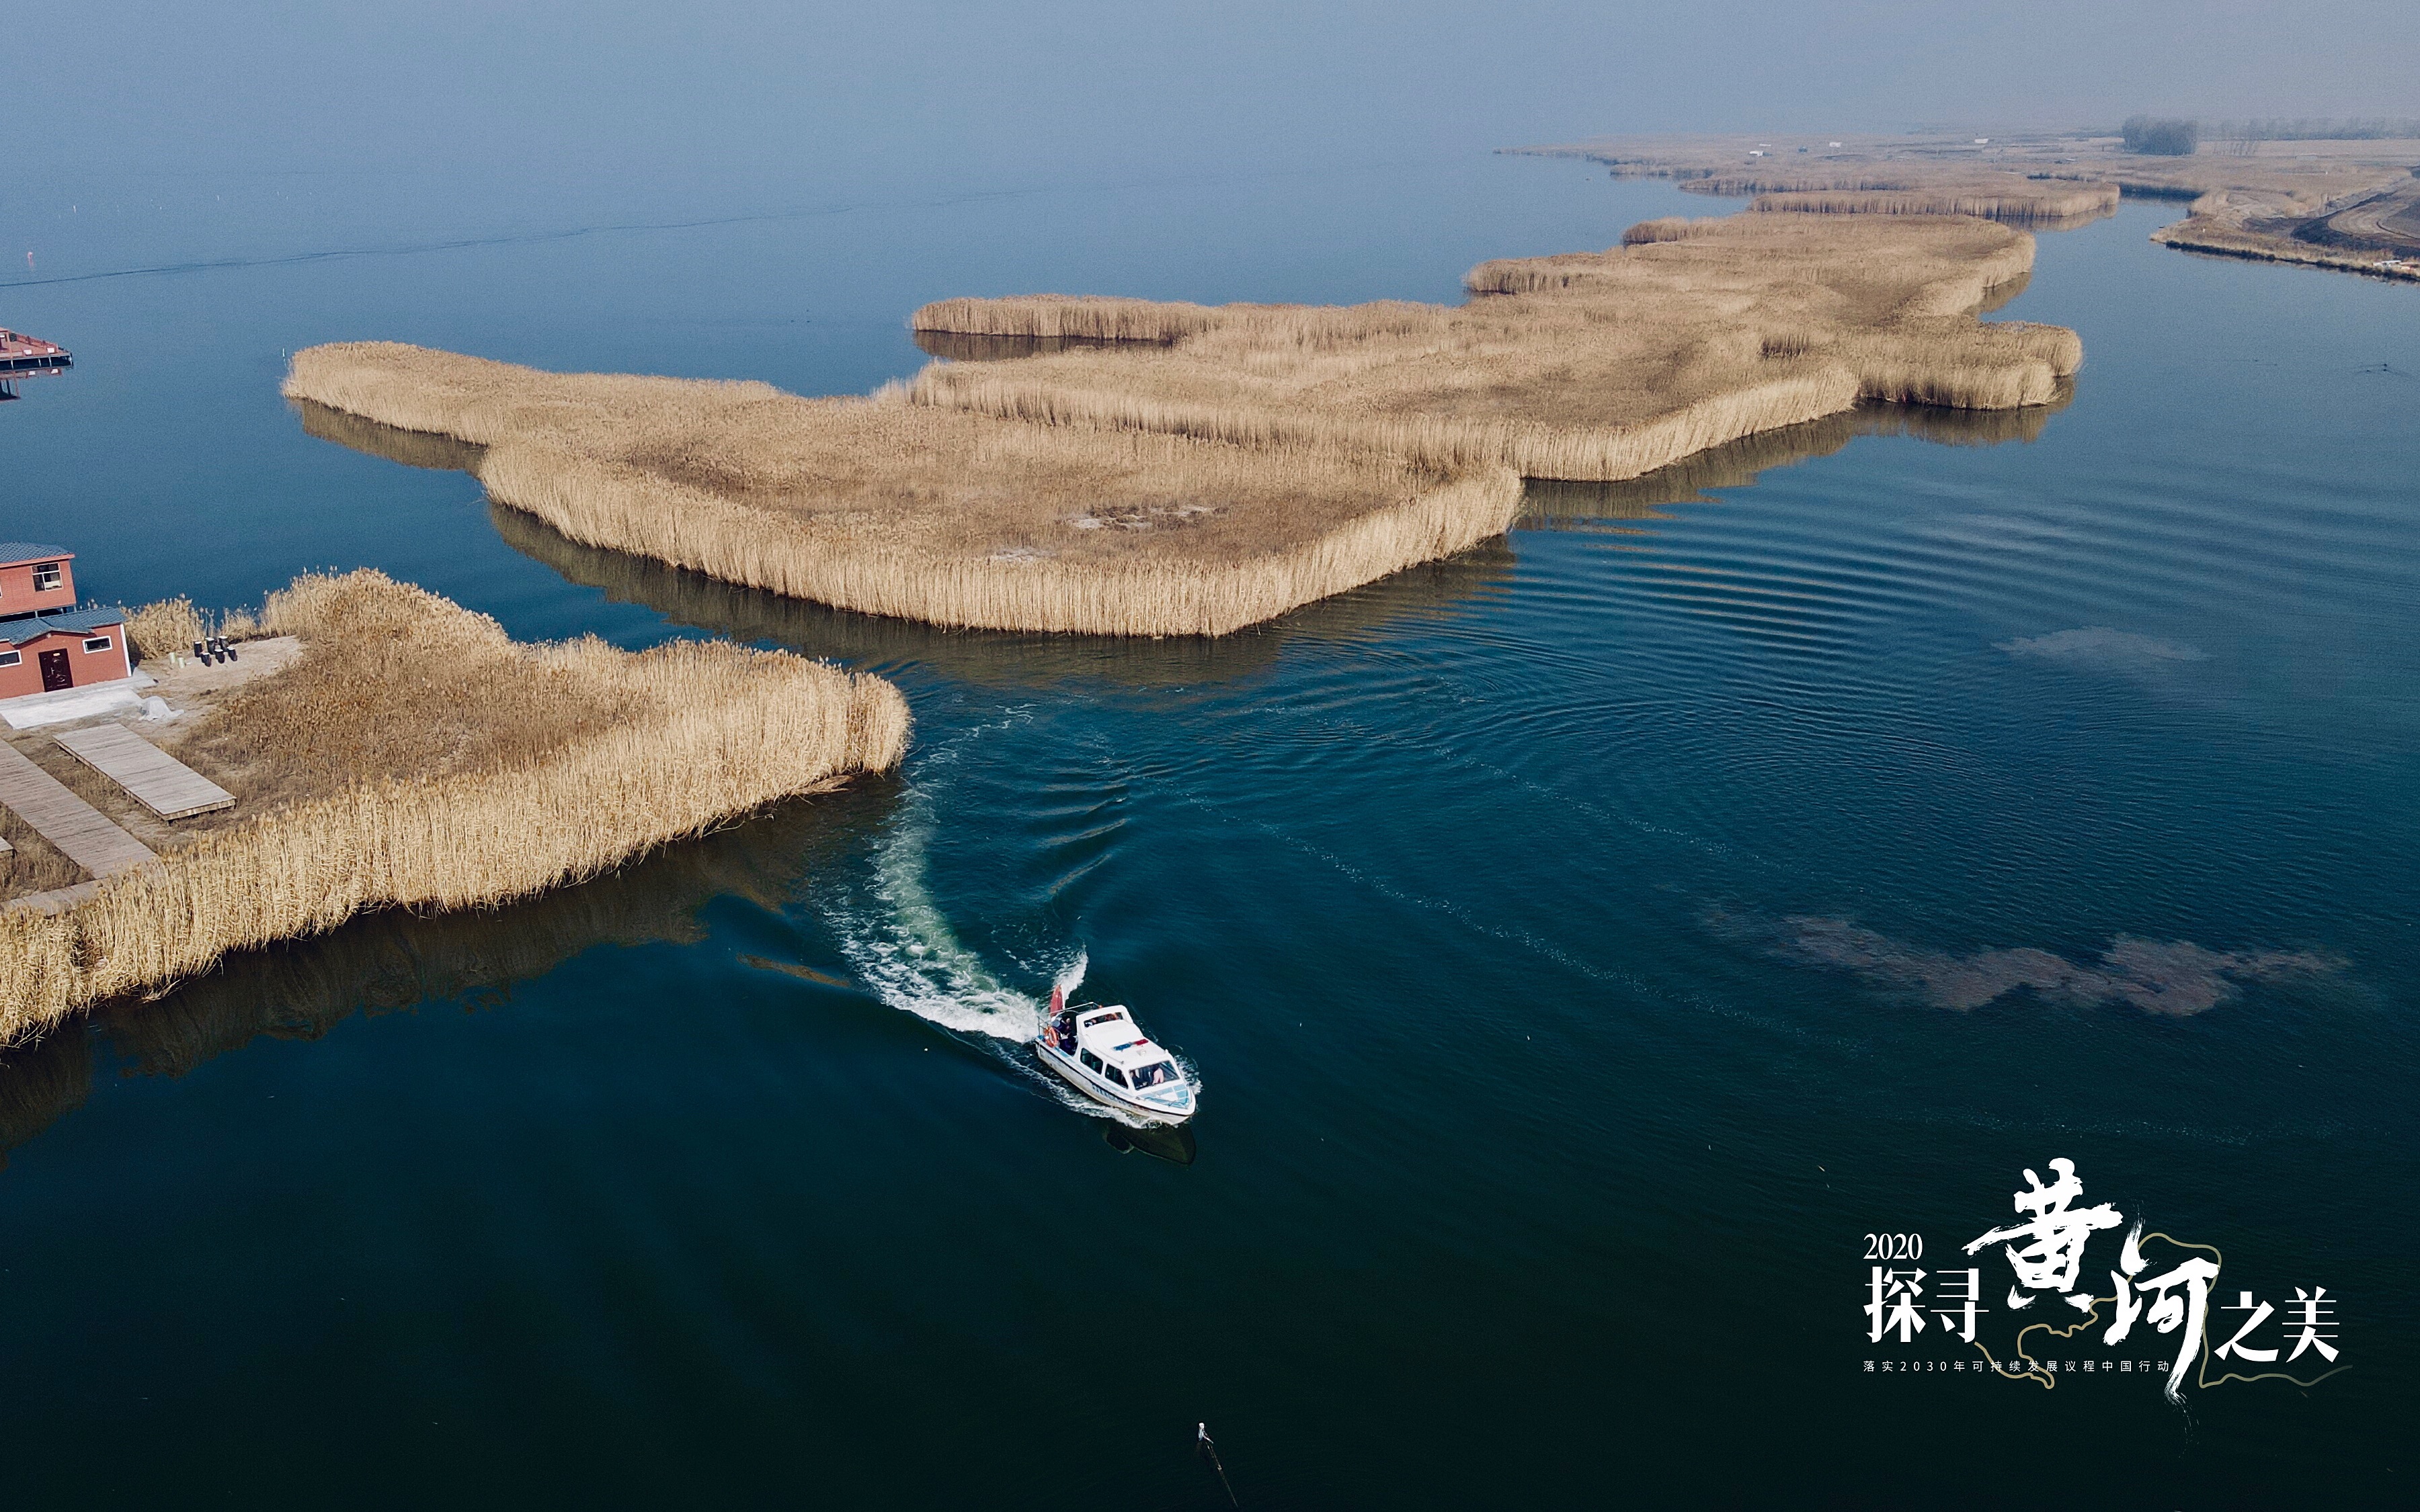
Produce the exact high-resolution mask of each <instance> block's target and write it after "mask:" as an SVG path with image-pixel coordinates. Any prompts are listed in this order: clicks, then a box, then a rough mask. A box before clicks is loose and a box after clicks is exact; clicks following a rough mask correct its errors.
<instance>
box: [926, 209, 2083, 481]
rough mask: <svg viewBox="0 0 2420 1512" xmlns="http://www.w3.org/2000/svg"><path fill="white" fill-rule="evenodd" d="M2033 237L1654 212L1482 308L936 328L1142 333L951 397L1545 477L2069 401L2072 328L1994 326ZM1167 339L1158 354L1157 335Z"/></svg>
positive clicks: (1027, 365) (1938, 224)
mask: <svg viewBox="0 0 2420 1512" xmlns="http://www.w3.org/2000/svg"><path fill="white" fill-rule="evenodd" d="M2032 258H2033V242H2032V239H2030V238H2028V237H2026V236H2025V235H2024V234H2023V233H2021V232H2016V231H2011V230H2009V229H2007V228H2005V227H2002V226H1997V225H1993V224H1988V223H1985V222H1981V221H1978V220H1973V219H1969V218H1964V217H1892V218H1874V217H1860V216H1841V217H1814V216H1780V215H1771V216H1732V217H1725V218H1721V219H1715V220H1707V221H1668V222H1655V223H1649V225H1648V226H1647V227H1644V228H1641V229H1640V230H1639V231H1638V232H1636V233H1634V234H1633V236H1631V237H1629V238H1625V244H1624V245H1623V246H1621V247H1618V248H1615V249H1614V250H1612V251H1610V252H1605V253H1588V254H1576V255H1566V256H1558V257H1534V258H1522V259H1510V260H1504V261H1498V262H1489V263H1482V264H1481V265H1480V266H1479V267H1478V268H1476V269H1474V270H1472V271H1471V273H1470V275H1469V278H1468V281H1467V282H1468V285H1469V286H1470V288H1471V290H1472V291H1473V293H1474V294H1478V295H1483V296H1492V297H1489V298H1481V299H1475V300H1473V301H1471V302H1470V303H1469V304H1467V305H1464V306H1461V307H1459V308H1449V307H1446V306H1442V305H1428V304H1412V303H1404V302H1397V301H1388V302H1381V303H1375V304H1361V305H1353V306H1348V307H1341V308H1340V307H1320V306H1294V305H1249V304H1247V305H1228V306H1224V307H1220V308H1218V309H1207V308H1205V307H1203V306H1200V305H1191V304H1171V305H1152V304H1149V303H1147V302H1145V301H1098V300H1094V301H1069V300H1067V299H1064V298H1063V297H1060V296H1055V295H1042V296H1030V297H1024V298H1012V299H1001V300H950V301H942V302H940V303H939V304H932V305H927V306H925V307H924V308H923V309H922V310H919V311H917V312H916V315H915V316H914V317H913V321H912V323H913V324H914V325H915V326H916V327H917V328H918V329H920V330H936V329H952V330H957V331H963V332H970V333H976V334H986V335H997V336H1014V335H1030V336H1038V335H1044V334H1048V333H1052V332H1061V333H1063V332H1065V331H1066V330H1067V328H1068V326H1069V324H1070V322H1071V319H1073V318H1075V316H1074V314H1073V312H1076V311H1081V312H1083V314H1082V316H1081V318H1082V319H1083V320H1084V321H1086V322H1087V323H1089V324H1090V325H1091V326H1093V327H1094V328H1095V329H1098V330H1109V329H1114V330H1116V331H1118V332H1124V333H1125V334H1126V335H1127V336H1129V338H1131V339H1132V340H1134V341H1135V342H1137V343H1138V345H1137V346H1135V347H1128V348H1124V349H1092V350H1080V351H1068V352H1061V353H1057V354H1054V355H1050V356H1043V357H1034V358H1031V359H1028V360H1026V361H1022V362H1016V363H981V364H973V363H939V364H936V365H934V366H931V367H928V368H926V369H925V370H924V372H923V375H922V376H921V377H920V378H918V379H917V382H916V386H915V393H916V396H917V397H918V398H919V399H920V400H922V401H923V402H924V403H925V404H928V405H934V406H946V407H950V408H954V409H971V410H975V411H978V412H981V413H984V414H988V415H994V416H998V417H1001V418H1003V419H1014V420H1021V421H1029V422H1038V423H1043V424H1051V425H1057V426H1090V427H1097V428H1102V429H1126V430H1140V431H1150V432H1156V433H1161V434H1169V435H1178V436H1187V437H1193V438H1198V439H1202V440H1218V441H1225V442H1231V443H1234V444H1237V445H1243V446H1250V447H1256V448H1267V449H1273V450H1281V451H1285V452H1288V453H1290V454H1294V455H1310V456H1324V457H1347V456H1366V455H1386V456H1398V457H1404V458H1408V459H1410V460H1412V461H1414V462H1416V463H1419V464H1420V465H1423V466H1427V467H1432V468H1436V469H1441V470H1449V471H1450V470H1454V469H1466V468H1473V467H1485V466H1491V465H1494V466H1509V467H1511V468H1512V469H1514V470H1516V471H1520V472H1521V473H1522V474H1523V475H1525V476H1527V477H1531V478H1555V479H1598V480H1612V479H1621V478H1631V477H1637V476H1638V475H1639V474H1641V473H1643V472H1647V471H1652V470H1653V469H1656V468H1660V467H1664V466H1667V465H1668V464H1670V463H1672V462H1675V461H1678V460H1679V459H1680V458H1682V457H1684V456H1687V455H1691V454H1693V453H1696V452H1699V451H1703V450H1704V449H1706V448H1707V447H1710V446H1715V445H1720V444H1722V443H1723V442H1726V441H1730V440H1736V439H1738V438H1740V437H1742V436H1748V435H1753V434H1755V433H1757V432H1759V431H1763V430H1771V429H1774V428H1776V427H1778V426H1782V425H1790V424H1800V423H1803V422H1806V421H1809V420H1814V419H1818V418H1821V417H1822V416H1824V415H1827V414H1833V413H1837V412H1838V411H1840V410H1842V409H1848V408H1849V407H1850V406H1851V405H1853V404H1854V403H1855V402H1856V401H1857V400H1858V399H1860V398H1868V399H1886V400H1894V401H1906V402H1915V403H1921V404H1931V405H1948V406H1955V407H1959V408H1967V409H2005V408H2013V407H2018V406H2024V405H2038V404H2046V403H2048V402H2050V400H2051V399H2052V398H2053V396H2054V395H2055V393H2056V392H2057V388H2058V384H2059V381H2060V380H2061V379H2062V378H2066V377H2067V376H2068V375H2070V374H2071V373H2073V372H2074V370H2075V368H2076V365H2077V364H2078V363H2080V362H2081V361H2082V357H2083V352H2082V347H2081V345H2080V344H2079V343H2078V342H2077V340H2076V338H2075V335H2074V333H2073V332H2069V331H2066V330H2063V329H2059V328H2055V327H2045V326H2027V325H2020V324H1993V325H1988V326H1987V325H1984V324H1981V323H1980V322H1978V321H1977V320H1976V319H1974V318H1973V315H1972V312H1973V311H1975V310H1976V309H1977V308H1978V307H1979V306H1980V305H1981V304H1982V303H1983V302H1984V301H1986V299H1987V298H1988V297H1989V296H1990V293H1991V291H1992V290H1993V288H1994V287H1996V286H1999V285H2006V284H2008V283H2009V282H2011V281H2013V280H2017V279H2021V278H2023V277H2024V276H2025V274H2026V273H2027V271H2028V270H2030V268H2031V267H2032ZM1146 343H1156V345H1145V344H1146Z"/></svg>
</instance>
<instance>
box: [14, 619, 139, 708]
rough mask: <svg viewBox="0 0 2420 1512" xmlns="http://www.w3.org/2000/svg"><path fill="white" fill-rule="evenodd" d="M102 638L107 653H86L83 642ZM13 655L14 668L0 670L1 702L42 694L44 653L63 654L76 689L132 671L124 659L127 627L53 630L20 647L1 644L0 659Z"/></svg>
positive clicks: (124, 675)
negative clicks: (106, 643) (106, 641)
mask: <svg viewBox="0 0 2420 1512" xmlns="http://www.w3.org/2000/svg"><path fill="white" fill-rule="evenodd" d="M102 636H106V637H108V638H109V649H108V650H107V651H86V650H85V648H84V643H85V641H86V640H96V639H99V638H101V637H102ZM12 651H13V652H15V653H16V654H17V656H18V657H19V660H18V662H17V664H16V665H15V666H13V667H0V699H12V698H17V697H19V696H21V695H23V694H26V693H39V692H40V691H42V658H41V653H43V652H45V651H65V652H66V653H67V654H68V672H69V674H70V676H72V677H73V678H74V679H75V686H76V687H86V686H87V685H89V684H93V683H106V682H110V681H112V680H114V679H116V678H120V677H132V675H134V673H133V669H132V668H131V667H130V666H129V665H128V664H127V660H126V626H124V625H102V626H101V628H99V629H97V630H88V631H86V630H54V631H52V632H51V633H50V634H48V635H46V636H43V637H42V638H41V639H40V640H28V641H26V642H25V643H24V644H23V645H22V646H15V645H8V644H5V643H0V659H5V658H6V657H7V656H8V653H10V652H12Z"/></svg>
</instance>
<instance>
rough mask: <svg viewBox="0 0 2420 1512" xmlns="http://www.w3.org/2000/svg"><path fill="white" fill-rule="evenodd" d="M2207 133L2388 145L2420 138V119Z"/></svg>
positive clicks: (2216, 127) (2243, 125) (2270, 124)
mask: <svg viewBox="0 0 2420 1512" xmlns="http://www.w3.org/2000/svg"><path fill="white" fill-rule="evenodd" d="M2205 134H2207V135H2210V136H2212V137H2231V138H2233V139H2235V140H2237V141H2242V142H2384V141H2391V140H2397V139H2400V138H2405V137H2415V136H2420V120H2394V119H2389V118H2387V117H2384V116H2380V117H2376V118H2371V119H2359V120H2348V121H2337V120H2325V119H2317V120H2314V119H2304V120H2294V121H2288V120H2267V121H2218V122H2215V123H2213V124H2212V125H2211V126H2210V127H2209V128H2208V129H2207V131H2206V132H2205Z"/></svg>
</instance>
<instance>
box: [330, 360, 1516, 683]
mask: <svg viewBox="0 0 2420 1512" xmlns="http://www.w3.org/2000/svg"><path fill="white" fill-rule="evenodd" d="M1006 365H1018V364H1006ZM287 393H289V394H290V395H293V396H295V397H297V398H302V399H308V400H311V401H313V402H316V403H318V404H322V405H328V406H332V407H334V408H337V409H345V410H347V411H349V412H351V413H353V414H356V415H361V416H364V417H366V418H368V419H371V420H376V421H379V422H380V423H381V424H390V425H398V426H403V427H406V428H410V429H415V430H427V431H436V432H439V433H442V434H445V435H450V436H453V437H456V438H458V439H459V440H466V441H472V442H476V443H478V444H480V445H481V446H483V447H485V448H486V450H485V452H484V454H483V455H480V456H479V457H478V459H477V463H476V467H477V474H478V476H479V478H480V480H481V481H482V482H483V483H485V484H486V485H487V486H488V488H489V492H490V494H491V495H492V496H493V497H494V498H496V499H497V500H498V501H502V502H504V503H507V504H510V505H512V506H513V507H515V508H518V509H523V510H526V511H528V512H529V513H531V514H534V515H535V516H537V517H539V518H541V519H543V520H545V521H546V522H547V523H548V524H550V525H551V526H553V527H554V528H555V529H556V530H558V531H561V532H563V533H564V534H566V535H567V536H569V537H571V538H572V539H574V540H576V541H580V542H582V543H584V544H587V545H592V546H605V547H611V548H615V549H619V550H626V551H635V552H639V553H642V554H644V555H647V556H651V557H654V558H656V559H657V560H659V561H662V562H667V563H673V564H675V565H676V566H683V567H689V568H691V569H694V570H696V571H700V572H704V573H706V574H708V575H710V576H713V577H716V578H721V579H724V580H725V581H730V582H737V583H743V584H746V585H748V586H751V587H756V588H765V589H769V590H771V591H773V592H775V593H780V594H789V595H791V596H794V597H799V598H811V599H814V600H816V601H818V602H821V603H826V604H832V605H837V606H839V607H841V608H844V609H859V610H863V611H865V612H869V613H876V614H893V615H900V616H904V617H907V618H911V619H918V620H923V621H927V622H929V623H935V624H942V625H969V626H977V627H984V628H993V629H1017V630H1056V631H1080V632H1087V633H1093V634H1109V635H1221V634H1225V633H1227V632H1229V631H1231V630H1234V629H1237V628H1240V627H1241V626H1243V625H1251V624H1255V623H1258V622H1259V621H1262V620H1265V619H1268V618H1271V617H1273V616H1275V615H1277V614H1280V613H1283V612H1285V611H1286V610H1287V609H1293V608H1295V607H1296V606H1298V605H1301V604H1305V603H1308V602H1310V601H1311V600H1312V599H1316V598H1322V597H1326V595H1328V594H1335V593H1341V592H1342V591H1343V590H1345V589H1348V588H1352V587H1357V586H1358V585H1359V584H1361V583H1365V582H1368V581H1370V580H1371V579H1374V578H1380V577H1384V576H1386V575H1387V574H1388V573H1391V572H1395V571H1398V570H1400V569H1402V568H1404V567H1407V566H1410V565H1413V564H1414V563H1420V562H1426V561H1431V560H1434V559H1435V558H1436V557H1439V556H1447V555H1451V554H1452V553H1454V552H1457V551H1460V550H1463V549H1465V548H1467V547H1469V546H1472V545H1474V544H1476V543H1477V542H1480V541H1482V540H1485V539H1487V538H1488V537H1490V536H1492V535H1496V534H1498V533H1500V532H1502V531H1503V530H1504V529H1505V528H1506V527H1507V526H1508V525H1509V524H1510V523H1511V521H1512V517H1513V516H1514V514H1515V513H1516V512H1517V511H1518V509H1519V505H1520V480H1519V479H1518V478H1517V477H1516V476H1514V475H1513V474H1512V472H1511V471H1507V470H1505V469H1504V468H1502V467H1500V466H1481V467H1478V468H1473V469H1466V470H1462V471H1445V470H1439V469H1434V468H1431V469H1422V468H1418V467H1413V466H1409V465H1407V464H1405V463H1404V462H1401V461H1399V460H1395V459H1390V458H1388V457H1384V456H1375V455H1365V456H1318V455H1309V454H1305V453H1284V452H1278V451H1271V450H1267V449H1264V448H1248V447H1243V446H1236V445H1228V444H1220V443H1218V442H1216V441H1210V440H1199V439H1191V438H1185V437H1177V436H1166V435H1138V434H1132V433H1127V434H1116V433H1111V432H1108V431H1102V430H1096V429H1080V428H1078V429H1067V428H1058V427H1052V426H1048V425H1041V424H1016V423H1008V422H1003V421H1002V420H1000V419H996V418H991V417H986V416H983V415H978V414H973V413H965V412H955V411H951V410H945V409H934V408H930V407H924V406H918V405H913V404H910V403H907V402H906V401H905V400H904V399H902V398H900V397H897V396H895V395H894V396H891V397H881V398H876V399H801V398H798V397H795V396H792V395H788V394H783V393H780V392H779V391H777V390H774V389H771V388H769V387H768V386H766V385H763V384H724V383H707V382H696V381H690V380H685V379H674V378H621V377H613V376H608V375H586V374H575V375H557V374H548V373H539V372H535V371H533V370H531V369H528V368H520V367H512V366H508V365H507V364H504V363H489V362H483V361H481V360H479V359H476V358H464V357H455V356H451V355H449V354H446V353H442V352H430V351H426V350H423V349H420V348H416V347H399V346H395V345H393V344H386V343H364V344H358V345H350V346H340V347H314V348H312V349H310V350H308V351H304V352H301V353H298V354H296V357H295V359H294V365H293V371H292V373H291V375H290V377H289V378H288V379H287Z"/></svg>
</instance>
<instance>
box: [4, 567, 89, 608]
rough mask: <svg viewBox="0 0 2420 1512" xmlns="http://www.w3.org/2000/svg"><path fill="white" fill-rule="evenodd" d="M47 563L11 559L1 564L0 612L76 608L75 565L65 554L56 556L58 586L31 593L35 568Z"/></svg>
mask: <svg viewBox="0 0 2420 1512" xmlns="http://www.w3.org/2000/svg"><path fill="white" fill-rule="evenodd" d="M48 564H50V563H49V562H47V561H45V562H12V563H8V564H7V565H6V566H0V614H24V613H29V612H31V611H33V610H36V609H73V608H74V607H75V601H76V595H75V566H74V564H73V563H71V562H70V561H69V560H68V559H67V558H66V557H60V558H57V559H56V565H57V567H58V569H59V585H58V586H57V587H56V588H54V589H52V590H50V591H49V592H48V593H42V594H38V593H36V592H34V569H35V568H36V567H39V566H44V565H48Z"/></svg>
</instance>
